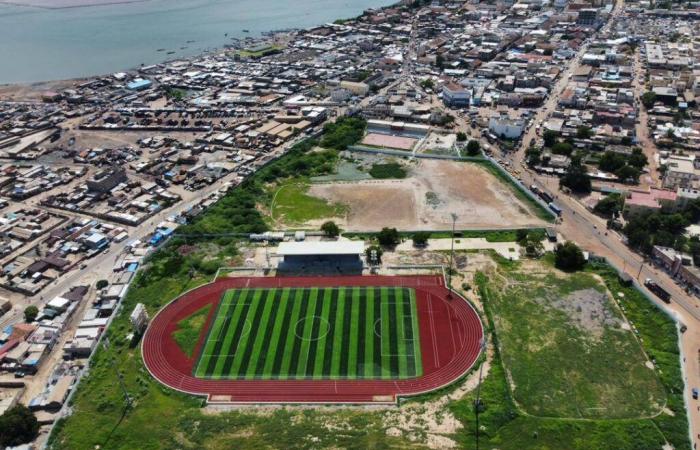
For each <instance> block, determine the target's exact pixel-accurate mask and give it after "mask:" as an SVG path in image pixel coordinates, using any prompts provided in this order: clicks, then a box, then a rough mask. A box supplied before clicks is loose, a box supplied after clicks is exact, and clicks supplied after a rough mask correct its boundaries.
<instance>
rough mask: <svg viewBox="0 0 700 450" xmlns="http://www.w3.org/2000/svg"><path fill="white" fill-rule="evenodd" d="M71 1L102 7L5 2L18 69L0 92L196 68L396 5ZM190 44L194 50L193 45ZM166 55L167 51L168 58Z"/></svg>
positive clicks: (2, 15) (38, 0) (3, 50)
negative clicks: (176, 64)
mask: <svg viewBox="0 0 700 450" xmlns="http://www.w3.org/2000/svg"><path fill="white" fill-rule="evenodd" d="M59 1H61V0H59ZM64 1H66V2H71V3H76V4H77V3H80V4H81V5H84V4H92V3H96V2H101V3H100V4H99V5H94V6H99V7H93V6H85V7H83V6H76V7H66V8H53V9H46V8H42V7H32V6H27V5H29V4H30V3H31V4H45V3H47V2H48V0H0V30H2V31H1V32H0V36H1V37H2V39H0V59H2V60H5V61H13V62H14V63H13V64H11V65H10V64H5V65H3V66H2V67H0V86H8V85H22V86H27V85H30V84H35V83H38V82H48V81H55V80H72V79H84V78H91V77H98V76H104V75H106V74H110V73H115V72H121V71H129V70H136V69H138V68H139V67H140V66H142V65H152V64H161V63H164V62H167V61H172V60H178V59H188V60H190V59H192V58H196V57H199V56H201V55H203V54H206V53H210V52H216V51H221V50H222V49H224V48H225V47H226V46H227V45H230V44H232V43H233V42H232V39H234V38H237V39H241V40H243V39H245V38H248V37H255V38H256V39H265V38H267V37H268V33H270V32H271V31H274V30H290V29H297V30H299V29H308V28H312V27H315V26H319V25H323V24H325V23H331V22H333V21H334V20H335V19H338V18H349V17H356V16H358V15H359V14H361V13H362V12H363V11H365V10H367V9H373V8H383V7H387V6H390V5H392V4H394V3H395V0H354V1H353V2H350V3H348V2H346V1H345V0H327V1H320V0H300V1H298V2H295V3H294V4H290V3H288V2H285V1H283V0H266V1H265V2H263V3H261V2H258V1H257V0H238V1H236V2H235V3H229V2H224V3H220V2H216V1H210V0H169V1H167V2H166V3H164V2H163V1H161V2H158V1H153V0H64ZM18 4H20V5H22V6H17V5H18ZM302 11H306V12H302ZM23 24H24V25H23ZM29 30H31V31H29ZM125 30H127V31H125ZM243 30H249V31H248V32H246V31H243ZM190 41H192V42H194V43H193V44H189V42H190ZM159 49H166V51H167V52H168V54H167V56H166V53H165V52H158V50H159ZM170 52H174V54H170Z"/></svg>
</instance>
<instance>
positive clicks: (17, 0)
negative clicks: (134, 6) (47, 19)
mask: <svg viewBox="0 0 700 450" xmlns="http://www.w3.org/2000/svg"><path fill="white" fill-rule="evenodd" d="M148 1H150V0H58V1H57V2H56V1H52V0H0V5H8V6H18V7H20V8H37V9H46V10H61V9H72V8H91V7H94V6H107V5H122V4H128V3H145V2H148ZM61 2H63V4H60V3H61ZM56 3H59V4H56Z"/></svg>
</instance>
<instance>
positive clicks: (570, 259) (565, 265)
mask: <svg viewBox="0 0 700 450" xmlns="http://www.w3.org/2000/svg"><path fill="white" fill-rule="evenodd" d="M585 264H586V259H585V258H584V256H583V252H582V251H581V249H580V248H579V247H578V245H576V244H574V243H573V242H571V241H566V242H565V243H564V244H559V245H557V248H556V250H555V251H554V265H555V266H556V267H557V269H560V270H563V271H565V272H575V271H577V270H581V269H583V266H584V265H585Z"/></svg>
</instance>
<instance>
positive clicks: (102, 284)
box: [95, 280, 109, 290]
mask: <svg viewBox="0 0 700 450" xmlns="http://www.w3.org/2000/svg"><path fill="white" fill-rule="evenodd" d="M107 286H109V281H107V280H97V283H95V288H96V289H98V290H101V289H104V288H106V287H107Z"/></svg>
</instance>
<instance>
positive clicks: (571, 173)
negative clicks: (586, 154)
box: [559, 156, 591, 194]
mask: <svg viewBox="0 0 700 450" xmlns="http://www.w3.org/2000/svg"><path fill="white" fill-rule="evenodd" d="M559 185H560V186H566V187H568V188H569V189H571V190H572V191H573V192H576V193H579V194H588V193H590V192H591V179H590V177H589V176H588V171H587V170H586V166H584V165H583V164H581V158H579V157H578V156H577V157H574V158H572V160H571V164H569V167H567V168H566V173H565V174H564V176H563V177H562V178H561V179H560V180H559Z"/></svg>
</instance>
